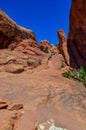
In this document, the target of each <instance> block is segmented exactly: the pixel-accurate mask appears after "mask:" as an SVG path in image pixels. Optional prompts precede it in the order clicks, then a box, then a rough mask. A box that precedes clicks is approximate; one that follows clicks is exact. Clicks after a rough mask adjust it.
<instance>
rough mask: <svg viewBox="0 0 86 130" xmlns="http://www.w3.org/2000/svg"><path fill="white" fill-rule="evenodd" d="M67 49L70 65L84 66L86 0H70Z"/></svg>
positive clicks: (85, 63) (85, 50) (85, 64)
mask: <svg viewBox="0 0 86 130" xmlns="http://www.w3.org/2000/svg"><path fill="white" fill-rule="evenodd" d="M68 50H69V54H70V64H71V66H73V67H80V66H86V0H72V7H71V12H70V31H69V37H68Z"/></svg>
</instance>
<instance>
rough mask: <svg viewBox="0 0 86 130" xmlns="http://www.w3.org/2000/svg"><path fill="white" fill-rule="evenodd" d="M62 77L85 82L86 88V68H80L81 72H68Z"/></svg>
mask: <svg viewBox="0 0 86 130" xmlns="http://www.w3.org/2000/svg"><path fill="white" fill-rule="evenodd" d="M62 75H63V76H64V77H66V78H73V79H76V80H79V81H81V82H83V84H84V86H85V87H86V67H80V68H79V70H68V71H66V72H64V73H62Z"/></svg>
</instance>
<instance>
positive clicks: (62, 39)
mask: <svg viewBox="0 0 86 130" xmlns="http://www.w3.org/2000/svg"><path fill="white" fill-rule="evenodd" d="M58 38H59V45H58V48H59V53H60V54H62V55H63V57H64V59H65V62H66V64H67V65H70V58H69V53H68V47H67V38H66V35H65V33H64V31H63V30H59V31H58Z"/></svg>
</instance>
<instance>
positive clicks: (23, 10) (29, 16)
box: [0, 0, 71, 44]
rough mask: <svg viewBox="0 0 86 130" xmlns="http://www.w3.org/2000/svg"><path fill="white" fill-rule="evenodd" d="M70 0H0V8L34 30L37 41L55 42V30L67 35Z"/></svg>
mask: <svg viewBox="0 0 86 130" xmlns="http://www.w3.org/2000/svg"><path fill="white" fill-rule="evenodd" d="M70 6H71V0H0V8H1V9H2V10H4V11H5V12H6V13H7V14H8V15H9V16H10V17H11V18H12V19H13V20H14V21H15V22H16V23H17V24H19V25H21V26H24V27H26V28H28V29H31V30H33V31H34V32H35V34H36V37H37V40H38V42H40V40H44V39H46V40H48V41H49V42H50V43H52V44H57V43H58V39H57V30H58V29H63V30H64V31H65V33H66V35H68V31H69V13H70Z"/></svg>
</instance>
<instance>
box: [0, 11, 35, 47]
mask: <svg viewBox="0 0 86 130" xmlns="http://www.w3.org/2000/svg"><path fill="white" fill-rule="evenodd" d="M24 39H30V40H33V41H34V42H35V43H36V44H37V42H36V37H35V34H34V33H33V32H32V31H31V30H28V29H25V28H23V27H21V26H18V25H17V24H16V23H15V22H14V21H13V20H12V19H10V18H9V17H8V16H7V15H6V14H5V13H4V12H3V11H2V10H0V49H3V48H8V47H9V45H10V48H11V45H12V47H13V48H15V47H16V45H17V44H18V43H20V42H21V41H22V40H24ZM30 43H31V41H30ZM13 48H12V49H13Z"/></svg>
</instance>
